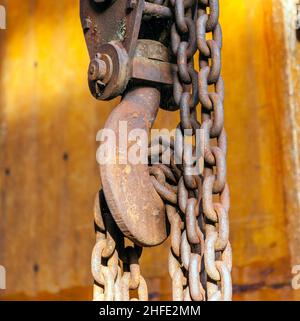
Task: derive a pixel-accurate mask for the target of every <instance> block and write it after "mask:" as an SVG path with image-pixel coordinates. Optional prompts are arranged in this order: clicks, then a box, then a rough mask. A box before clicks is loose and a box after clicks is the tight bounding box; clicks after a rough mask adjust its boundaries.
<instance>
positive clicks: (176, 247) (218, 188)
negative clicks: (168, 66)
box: [92, 0, 232, 301]
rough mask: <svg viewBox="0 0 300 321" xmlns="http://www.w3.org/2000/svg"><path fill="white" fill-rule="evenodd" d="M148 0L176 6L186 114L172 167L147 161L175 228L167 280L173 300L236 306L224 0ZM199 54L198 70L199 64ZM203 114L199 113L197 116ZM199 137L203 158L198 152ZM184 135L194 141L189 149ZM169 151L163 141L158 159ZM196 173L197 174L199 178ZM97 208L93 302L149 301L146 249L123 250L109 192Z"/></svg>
mask: <svg viewBox="0 0 300 321" xmlns="http://www.w3.org/2000/svg"><path fill="white" fill-rule="evenodd" d="M149 2H151V3H153V4H155V5H159V6H165V7H168V8H170V9H171V11H172V13H173V18H174V19H173V24H172V26H171V29H170V38H171V49H172V54H173V57H174V61H175V62H176V68H174V72H173V99H174V102H175V104H176V105H177V106H178V107H179V110H180V123H179V124H178V126H177V130H176V137H175V140H173V141H172V142H171V146H169V147H170V148H169V150H168V152H170V155H171V158H170V164H169V165H168V166H167V165H164V164H162V162H160V163H155V164H152V163H151V161H150V162H149V173H150V175H151V181H152V183H153V186H154V188H155V190H156V191H157V193H158V194H159V195H160V196H161V198H162V200H163V201H164V203H165V208H166V214H167V218H168V221H169V224H170V242H171V248H170V252H169V274H170V277H171V279H172V293H173V300H176V301H183V300H184V301H189V300H194V301H203V300H210V301H212V300H231V298H232V285H231V269H232V251H231V246H230V242H229V220H228V219H229V218H228V213H229V206H230V202H229V188H228V184H227V181H226V153H227V137H226V132H225V129H224V108H223V102H224V83H223V79H222V76H221V49H222V31H221V27H220V24H219V0H169V1H164V0H152V1H149ZM196 54H198V55H199V60H198V62H196V64H197V65H198V67H199V72H197V71H196V69H197V68H195V66H194V64H195V57H197V55H196ZM199 104H200V107H199ZM197 109H201V113H200V114H201V117H199V118H198V115H197ZM199 132H200V133H201V135H200V138H201V141H200V145H203V146H204V151H203V155H201V154H199V153H198V149H197V147H198V146H197V144H198V143H199V142H197V135H198V133H199ZM186 137H188V138H189V139H188V140H189V142H192V144H191V145H192V146H190V147H189V148H187V145H186V144H185V140H186ZM167 143H168V142H167ZM167 148H168V147H165V144H164V141H163V139H161V140H160V141H159V142H158V156H159V160H160V161H161V159H162V155H163V153H164V152H165V151H166V149H167ZM152 149H153V146H152V144H151V147H150V149H149V155H150V154H151V155H153V153H152ZM178 159H179V160H182V164H179V163H180V162H177V160H178ZM195 167H196V168H198V171H199V173H194V172H193V169H195ZM95 204H96V205H95V226H96V245H95V247H94V250H93V254H92V272H93V276H94V279H95V288H94V299H95V300H130V299H132V291H137V294H138V299H139V300H147V299H148V292H147V285H146V282H145V280H144V278H143V277H142V276H141V273H140V266H139V263H138V262H139V257H140V255H141V252H142V249H141V248H140V247H138V246H131V247H126V246H125V240H124V235H122V233H121V232H120V231H119V229H118V228H117V226H116V224H115V222H114V220H113V218H112V217H111V215H110V211H109V209H108V206H107V205H106V203H105V199H104V196H103V194H101V193H100V202H99V197H98V196H97V197H96V202H95Z"/></svg>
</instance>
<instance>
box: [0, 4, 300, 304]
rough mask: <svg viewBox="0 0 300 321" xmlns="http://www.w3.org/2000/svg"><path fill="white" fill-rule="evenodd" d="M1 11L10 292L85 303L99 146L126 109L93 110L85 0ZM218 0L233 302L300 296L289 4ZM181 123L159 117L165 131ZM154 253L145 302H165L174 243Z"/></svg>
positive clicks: (5, 253) (0, 198)
mask: <svg viewBox="0 0 300 321" xmlns="http://www.w3.org/2000/svg"><path fill="white" fill-rule="evenodd" d="M1 2H2V3H1V4H3V5H5V6H6V9H7V14H8V21H7V25H8V29H7V30H6V31H3V30H0V37H1V38H0V41H1V44H0V54H1V60H0V72H1V83H0V86H1V87H0V88H1V95H0V122H1V132H0V170H1V171H0V264H2V265H4V266H5V267H6V269H7V291H5V292H1V294H3V295H4V297H6V298H14V299H18V298H26V297H30V298H38V299H45V298H48V299H49V298H50V299H78V298H80V299H90V298H91V287H89V285H90V284H91V282H92V279H91V276H90V254H91V250H92V247H93V242H94V234H93V223H92V218H93V215H92V207H93V198H94V195H95V192H96V191H97V189H98V187H99V175H98V169H97V165H96V160H95V152H96V148H97V144H96V141H95V137H96V133H97V130H98V129H100V128H101V127H102V126H103V123H104V120H105V119H106V117H107V116H108V114H109V112H110V111H111V110H112V108H113V106H115V105H116V104H117V101H112V102H109V103H103V102H97V101H95V100H94V99H93V98H92V97H91V96H90V93H89V91H88V88H87V83H86V69H87V65H88V54H87V50H86V47H85V42H84V38H83V35H82V31H81V27H80V21H79V9H78V1H74V0H61V1H55V2H54V1H46V0H28V1H21V0H9V1H8V0H7V1H3V0H2V1H1ZM220 3H221V9H222V23H223V32H224V51H223V64H224V68H223V70H224V71H223V76H224V78H225V81H226V93H227V96H226V104H225V108H226V127H227V132H228V136H229V142H230V143H229V156H228V161H229V168H228V172H229V183H230V186H231V194H232V209H231V239H232V244H233V251H234V271H233V282H234V289H235V298H236V299H296V298H297V297H298V296H299V293H298V292H297V291H293V290H292V289H291V287H290V279H291V273H290V271H291V262H293V264H296V263H297V259H298V258H297V255H296V254H295V253H297V252H298V253H300V251H297V249H299V245H298V244H297V238H296V237H295V235H297V226H298V225H299V223H298V222H299V216H298V214H297V210H298V209H299V207H298V203H297V202H296V199H297V197H296V196H295V195H297V191H299V189H298V190H297V188H296V187H297V186H296V185H297V184H296V183H295V175H291V174H290V173H291V172H292V173H293V172H294V169H295V166H296V170H297V171H299V164H298V163H297V161H296V160H297V159H298V155H297V154H296V156H295V153H296V150H294V149H293V148H292V147H293V146H294V148H295V146H297V143H298V141H297V140H296V142H294V141H293V137H294V136H293V133H292V129H293V130H296V129H295V127H293V126H297V120H298V119H300V117H299V115H297V113H295V114H294V115H291V114H290V113H289V112H288V111H286V110H287V109H288V110H290V108H292V107H293V106H295V102H293V103H292V102H290V101H288V99H287V97H290V96H289V93H290V91H289V87H288V84H289V77H288V75H287V74H285V72H286V71H287V70H288V66H289V64H288V62H289V59H288V55H292V54H293V50H291V52H288V51H287V49H286V46H285V43H286V42H285V38H284V33H286V30H285V29H284V26H283V23H282V20H283V12H282V7H281V3H284V4H285V5H288V4H290V5H291V8H293V5H294V1H293V0H287V1H283V2H281V1H280V0H273V1H272V0H264V1H261V0H252V1H250V0H221V1H220ZM285 12H288V11H287V10H285ZM286 14H287V15H288V13H286ZM287 17H290V16H287ZM286 19H287V18H286ZM287 20H289V19H287ZM291 37H293V35H291ZM295 46H296V45H295ZM299 52H300V51H299ZM294 74H295V79H296V78H297V74H296V71H294ZM295 81H296V80H295ZM293 104H294V105H293ZM293 110H294V109H293ZM293 117H295V118H293ZM289 119H290V123H289V122H288V120H289ZM292 120H294V121H296V123H293V122H292ZM177 121H178V115H177V114H176V113H174V114H172V116H170V114H168V113H166V112H161V113H160V115H159V120H158V122H157V125H158V126H164V127H172V126H173V127H174V126H175V125H176V124H177ZM283 130H284V131H283ZM283 133H284V135H283ZM294 139H295V137H294ZM291 151H292V152H293V153H294V154H293V153H292V152H291ZM283 152H284V153H283ZM297 166H298V167H297ZM296 173H297V172H296ZM293 220H294V221H293ZM289 222H290V227H287V223H289ZM288 232H289V233H288ZM288 235H289V236H290V237H288ZM145 253H146V257H145V258H144V260H143V269H144V271H145V272H144V275H145V276H146V277H147V278H148V280H149V281H150V295H151V297H152V298H155V299H157V298H162V299H166V298H168V297H169V295H170V293H169V292H170V291H169V286H168V285H169V280H168V274H167V270H166V266H167V264H166V262H167V256H166V253H167V246H165V247H164V248H156V249H148V250H146V251H145ZM298 256H299V254H298ZM158 258H159V259H158ZM298 264H300V261H299V262H298Z"/></svg>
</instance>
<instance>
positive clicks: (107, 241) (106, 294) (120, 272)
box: [91, 191, 148, 301]
mask: <svg viewBox="0 0 300 321" xmlns="http://www.w3.org/2000/svg"><path fill="white" fill-rule="evenodd" d="M94 220H95V230H96V244H95V246H94V249H93V252H92V262H91V263H92V264H91V265H92V275H93V277H94V280H95V282H94V300H95V301H129V300H132V301H138V300H140V301H148V289H147V285H146V281H145V279H144V278H143V277H142V275H141V272H140V265H139V258H140V256H141V254H142V248H140V247H138V246H134V247H132V246H127V247H125V240H124V237H123V235H122V234H121V232H120V230H119V229H118V227H117V226H116V224H115V222H114V220H113V218H112V216H111V214H110V211H109V209H108V207H107V204H106V201H105V198H104V195H103V192H102V191H101V192H100V193H99V194H97V195H96V198H95V206H94ZM132 291H137V294H138V298H134V297H132V295H131V294H132V293H131V292H132Z"/></svg>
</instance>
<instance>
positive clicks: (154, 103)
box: [100, 87, 167, 246]
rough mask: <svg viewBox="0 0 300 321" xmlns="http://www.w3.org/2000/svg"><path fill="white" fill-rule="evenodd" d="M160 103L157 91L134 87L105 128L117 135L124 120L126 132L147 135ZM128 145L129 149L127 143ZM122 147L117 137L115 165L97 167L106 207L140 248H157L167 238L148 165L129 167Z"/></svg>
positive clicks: (162, 215)
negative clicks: (135, 131) (121, 150)
mask: <svg viewBox="0 0 300 321" xmlns="http://www.w3.org/2000/svg"><path fill="white" fill-rule="evenodd" d="M159 103H160V92H159V91H158V90H157V89H156V88H152V87H138V88H135V89H133V90H131V91H129V92H128V93H127V94H125V96H124V98H123V99H122V101H121V103H120V104H119V106H117V107H116V108H115V109H114V110H113V111H112V113H111V115H110V116H109V118H108V120H107V122H106V124H105V127H104V128H105V129H110V130H113V131H114V133H116V134H117V133H119V124H120V122H121V121H122V122H124V121H127V130H128V133H129V132H130V131H131V130H134V129H142V130H144V131H146V132H147V134H148V135H149V133H150V130H151V128H152V125H153V122H154V120H155V118H156V115H157V112H158V108H159ZM148 137H149V136H148ZM122 139H124V137H123V138H122ZM127 139H128V137H127ZM127 143H128V144H127V147H126V148H127V149H128V148H130V142H129V141H128V140H127ZM106 148H110V147H108V146H107V147H106ZM121 148H123V147H122V146H121V144H120V137H119V135H116V163H105V164H101V165H100V173H101V180H102V185H103V190H104V193H105V198H106V201H107V204H108V206H109V208H110V211H111V213H112V216H113V217H114V219H115V221H116V223H117V225H118V226H119V228H120V230H121V231H122V232H123V233H124V235H125V236H127V237H128V238H129V239H131V240H132V241H134V242H135V243H136V244H138V245H140V246H155V245H158V244H160V243H162V242H163V241H164V240H165V239H166V238H167V229H166V218H165V208H164V204H163V201H162V200H161V198H160V197H159V195H158V194H157V192H156V191H155V189H154V187H153V185H152V182H151V178H150V174H149V169H148V165H147V164H131V163H130V160H129V159H128V157H127V156H128V155H126V157H127V158H126V157H125V158H126V159H124V157H123V154H122V153H120V154H119V151H120V149H121ZM108 152H109V151H108ZM122 158H123V159H122ZM124 160H125V162H124ZM124 163H127V164H124Z"/></svg>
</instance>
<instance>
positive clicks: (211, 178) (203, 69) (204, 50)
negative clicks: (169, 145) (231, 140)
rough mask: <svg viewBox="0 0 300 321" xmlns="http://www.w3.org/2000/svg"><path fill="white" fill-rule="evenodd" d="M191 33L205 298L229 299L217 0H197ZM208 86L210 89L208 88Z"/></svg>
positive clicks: (230, 259) (222, 84)
mask: <svg viewBox="0 0 300 321" xmlns="http://www.w3.org/2000/svg"><path fill="white" fill-rule="evenodd" d="M209 34H212V37H211V39H208V38H209V37H208V36H209ZM196 37H197V46H198V50H199V69H200V71H199V74H198V81H199V82H198V84H199V100H200V103H201V107H202V125H201V129H202V130H203V132H204V135H203V136H204V140H205V141H204V146H205V150H204V160H205V169H204V175H203V176H204V180H203V197H202V207H203V213H204V217H205V245H204V265H205V271H206V273H207V299H208V300H226V301H228V300H231V299H232V285H231V268H232V253H231V246H230V242H229V221H228V212H229V206H230V204H229V203H230V202H229V188H228V185H227V182H226V152H227V138H226V133H225V129H224V108H223V102H224V82H223V79H222V76H221V49H222V31H221V27H220V24H219V0H209V1H208V0H200V1H199V7H198V15H197V21H196ZM209 88H213V89H214V90H212V91H209ZM214 141H215V142H214ZM216 197H218V198H219V200H218V201H215V200H216Z"/></svg>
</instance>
